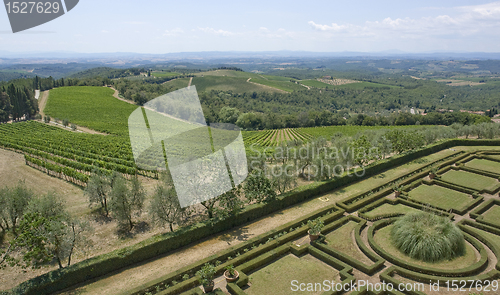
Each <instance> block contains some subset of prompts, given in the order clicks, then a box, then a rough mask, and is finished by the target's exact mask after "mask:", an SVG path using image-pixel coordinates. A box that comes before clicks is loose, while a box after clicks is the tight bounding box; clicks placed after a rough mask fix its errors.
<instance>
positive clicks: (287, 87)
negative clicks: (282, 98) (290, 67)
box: [250, 77, 305, 92]
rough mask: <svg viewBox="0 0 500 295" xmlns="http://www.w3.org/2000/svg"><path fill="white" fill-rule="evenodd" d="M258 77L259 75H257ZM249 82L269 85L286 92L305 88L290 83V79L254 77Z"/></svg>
mask: <svg viewBox="0 0 500 295" xmlns="http://www.w3.org/2000/svg"><path fill="white" fill-rule="evenodd" d="M259 78H260V77H259ZM250 82H253V83H258V84H261V85H266V86H269V87H273V88H277V89H281V90H283V91H286V92H293V91H296V90H304V89H305V88H304V87H303V86H300V85H298V84H295V83H291V82H290V81H277V80H271V79H262V78H260V79H254V78H252V79H251V80H250Z"/></svg>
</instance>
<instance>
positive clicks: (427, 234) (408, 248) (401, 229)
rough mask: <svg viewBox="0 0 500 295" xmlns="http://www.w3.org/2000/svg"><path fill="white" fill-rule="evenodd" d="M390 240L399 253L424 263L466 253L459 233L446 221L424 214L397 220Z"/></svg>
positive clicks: (441, 217)
mask: <svg viewBox="0 0 500 295" xmlns="http://www.w3.org/2000/svg"><path fill="white" fill-rule="evenodd" d="M391 237H392V241H393V242H394V244H395V246H396V247H397V248H398V249H399V250H401V251H402V252H403V253H405V254H406V255H408V256H410V257H411V258H414V259H418V260H422V261H425V262H438V261H441V260H450V259H453V258H455V257H457V256H461V255H464V254H465V251H466V248H465V239H464V235H463V234H462V232H461V231H460V229H459V228H458V227H457V226H456V225H455V224H453V223H452V222H451V220H449V219H448V218H446V217H443V216H437V215H434V214H431V213H427V212H418V213H411V214H407V215H405V216H404V217H401V218H400V219H398V220H397V221H396V222H395V223H394V226H393V228H392V231H391Z"/></svg>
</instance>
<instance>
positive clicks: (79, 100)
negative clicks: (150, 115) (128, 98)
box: [45, 86, 137, 135]
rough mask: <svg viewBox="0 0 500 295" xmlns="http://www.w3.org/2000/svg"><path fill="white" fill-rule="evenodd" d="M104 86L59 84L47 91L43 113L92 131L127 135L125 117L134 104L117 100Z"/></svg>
mask: <svg viewBox="0 0 500 295" xmlns="http://www.w3.org/2000/svg"><path fill="white" fill-rule="evenodd" d="M113 93H114V91H113V90H112V89H109V88H105V87H90V86H89V87H82V86H74V87H61V88H57V89H53V90H51V91H50V98H49V100H48V102H47V107H46V108H45V114H47V115H49V116H50V117H52V118H53V119H54V118H58V119H59V120H63V119H68V120H69V121H70V122H72V123H75V124H77V125H80V126H85V127H88V128H90V129H93V130H97V131H100V132H104V133H109V134H114V135H128V117H129V115H130V114H131V113H132V112H133V111H134V110H135V109H137V106H134V105H131V104H129V103H126V102H123V101H120V100H117V99H116V98H114V97H113Z"/></svg>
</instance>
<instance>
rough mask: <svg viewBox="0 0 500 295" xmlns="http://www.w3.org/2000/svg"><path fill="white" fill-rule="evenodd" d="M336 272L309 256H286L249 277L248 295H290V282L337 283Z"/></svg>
mask: <svg viewBox="0 0 500 295" xmlns="http://www.w3.org/2000/svg"><path fill="white" fill-rule="evenodd" d="M338 273H339V272H338V271H337V270H336V269H334V268H333V267H331V266H329V265H327V264H326V263H324V262H322V261H320V260H318V259H316V258H315V257H313V256H311V255H304V256H302V257H300V258H299V257H297V256H295V255H292V254H290V255H287V256H283V257H281V258H279V259H278V260H276V261H274V262H273V263H271V264H269V265H267V266H264V267H263V268H261V269H259V270H257V271H255V272H253V273H252V274H250V275H249V282H250V283H251V286H250V288H248V289H245V293H247V294H248V295H262V294H273V295H285V294H290V287H291V281H292V280H298V281H299V282H311V283H313V282H323V281H324V280H330V281H331V280H335V281H337V282H338V281H339V279H338V278H337V277H338ZM293 293H294V294H295V293H297V294H321V293H322V292H320V291H318V292H316V293H315V292H307V291H305V292H300V291H297V292H293Z"/></svg>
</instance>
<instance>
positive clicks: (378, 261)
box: [311, 215, 385, 275]
mask: <svg viewBox="0 0 500 295" xmlns="http://www.w3.org/2000/svg"><path fill="white" fill-rule="evenodd" d="M349 221H354V222H356V223H357V224H358V225H356V227H355V228H354V235H355V239H356V244H357V245H358V247H359V248H360V251H361V252H363V254H364V255H365V256H366V257H367V258H368V259H370V260H371V261H373V264H371V265H367V264H365V263H363V262H361V261H359V260H357V259H355V258H353V257H350V256H347V255H346V254H344V253H342V252H340V251H337V250H335V249H334V248H332V247H330V246H328V245H327V244H323V243H319V242H316V241H314V242H312V243H311V245H312V246H314V247H316V248H318V249H319V250H321V251H323V252H325V253H327V254H328V255H331V256H333V257H335V258H337V259H339V260H341V261H343V262H345V263H347V264H349V265H351V266H353V267H355V268H356V269H359V270H361V271H362V272H364V273H366V274H367V275H373V274H374V273H376V272H377V270H379V269H380V268H381V267H382V266H383V265H384V262H385V259H382V258H380V257H379V256H377V255H375V254H374V253H373V252H371V251H370V250H368V247H366V245H365V244H364V243H363V241H362V240H361V236H360V233H361V230H362V228H364V227H365V226H366V220H362V219H361V218H359V217H356V216H352V215H349V216H345V217H343V218H341V219H340V220H338V221H337V222H335V223H332V224H329V225H327V226H325V227H324V228H323V230H322V231H321V233H323V234H328V233H331V232H333V231H335V230H337V229H338V228H340V227H342V226H343V225H345V224H347V223H348V222H349Z"/></svg>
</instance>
